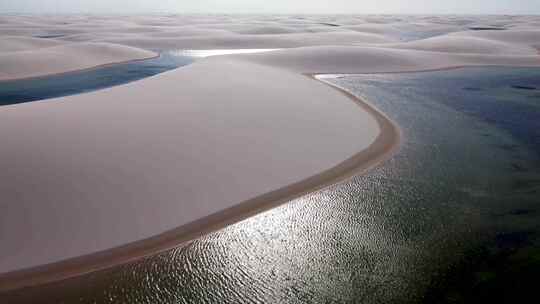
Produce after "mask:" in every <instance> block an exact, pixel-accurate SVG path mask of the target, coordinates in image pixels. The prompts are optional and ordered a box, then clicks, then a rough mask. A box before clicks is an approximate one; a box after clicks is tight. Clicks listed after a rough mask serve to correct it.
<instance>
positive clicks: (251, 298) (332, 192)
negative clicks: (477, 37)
mask: <svg viewBox="0 0 540 304" xmlns="http://www.w3.org/2000/svg"><path fill="white" fill-rule="evenodd" d="M330 81H331V82H332V83H334V84H335V85H337V86H340V87H342V88H344V89H346V90H348V91H350V92H351V93H353V94H355V95H357V96H359V97H361V98H363V99H365V100H368V101H369V102H370V103H372V104H373V105H375V106H376V107H378V108H379V109H381V110H382V111H383V112H384V113H386V114H387V115H388V116H389V117H390V118H391V119H393V120H394V121H396V122H397V123H398V124H399V125H400V126H401V128H402V131H403V135H404V138H403V143H402V146H401V148H400V150H399V152H398V153H396V154H395V155H394V156H393V157H392V158H391V159H390V160H388V161H386V162H385V163H383V164H381V165H380V166H379V167H377V168H376V169H373V170H371V171H370V172H369V173H368V174H365V175H361V176H356V177H354V178H352V179H351V180H349V181H346V182H343V183H340V184H338V185H335V186H332V187H330V188H327V189H325V190H322V191H318V192H315V193H312V194H309V195H306V196H304V197H301V198H299V199H296V200H294V201H291V202H290V203H288V204H285V205H283V206H281V207H278V208H275V209H273V210H270V211H268V212H265V213H262V214H259V215H257V216H254V217H252V218H249V219H247V220H245V221H242V222H240V223H238V224H236V225H233V226H230V227H228V228H225V229H223V230H221V231H218V232H216V233H212V234H210V235H208V236H205V237H202V238H200V239H198V240H195V241H193V242H191V243H190V244H188V245H186V246H181V247H178V248H176V249H173V250H170V251H167V252H164V253H161V254H158V255H155V256H152V257H149V258H145V259H142V260H140V261H136V262H133V263H129V264H126V265H121V266H118V267H114V268H111V269H107V270H103V271H98V272H95V273H91V274H88V275H84V276H81V277H78V278H75V279H71V280H66V281H63V282H56V283H52V284H47V285H45V286H38V287H33V288H27V289H25V290H22V291H14V292H10V293H5V294H0V302H6V303H33V302H34V301H33V299H34V300H35V299H40V302H42V303H418V302H429V303H433V302H438V303H446V302H448V303H450V302H452V303H455V302H466V301H471V302H478V303H481V302H488V301H491V302H503V301H510V300H512V301H514V302H520V301H524V299H525V297H526V296H527V295H530V294H531V293H533V291H534V288H535V278H536V277H537V276H538V274H539V273H540V262H539V261H540V241H539V240H540V239H539V233H540V218H539V216H540V213H539V211H540V210H539V204H540V195H539V191H540V161H539V160H540V146H539V141H538V140H539V135H540V133H539V132H540V128H539V125H538V124H539V122H540V108H539V107H540V91H539V90H538V89H537V88H540V69H524V68H467V69H457V70H453V71H440V72H427V73H410V74H377V75H348V76H344V77H340V78H336V79H332V80H330ZM314 131H315V130H314Z"/></svg>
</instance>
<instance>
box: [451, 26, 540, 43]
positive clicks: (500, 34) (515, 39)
mask: <svg viewBox="0 0 540 304" xmlns="http://www.w3.org/2000/svg"><path fill="white" fill-rule="evenodd" d="M453 35H456V36H468V37H471V36H472V37H478V38H486V39H491V40H496V41H501V42H506V43H513V44H519V45H533V44H538V42H539V41H540V30H538V29H536V30H532V29H527V30H505V31H468V32H458V33H454V34H453Z"/></svg>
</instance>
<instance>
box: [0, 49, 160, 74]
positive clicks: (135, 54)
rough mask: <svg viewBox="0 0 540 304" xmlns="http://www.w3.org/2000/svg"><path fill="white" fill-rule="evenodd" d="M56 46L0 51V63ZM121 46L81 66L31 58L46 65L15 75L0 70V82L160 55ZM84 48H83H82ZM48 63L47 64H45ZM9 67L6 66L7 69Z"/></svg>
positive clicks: (18, 59) (77, 71)
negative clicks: (39, 69) (103, 56)
mask: <svg viewBox="0 0 540 304" xmlns="http://www.w3.org/2000/svg"><path fill="white" fill-rule="evenodd" d="M67 46H70V45H67ZM90 46H91V47H96V48H99V47H101V46H102V45H99V44H97V45H90ZM58 47H66V45H60V46H58ZM58 47H49V48H41V49H37V50H25V51H18V52H4V53H1V52H0V63H2V62H4V61H5V60H6V59H7V62H21V61H22V62H24V59H25V56H32V57H34V58H37V57H35V56H36V55H40V54H39V53H36V54H33V53H34V52H40V51H41V52H50V51H51V50H55V48H58ZM72 47H74V48H75V50H76V48H77V47H80V48H83V47H84V46H77V45H75V46H72ZM103 47H111V48H112V47H116V45H113V44H103ZM120 47H121V48H118V49H112V50H113V51H114V52H117V54H113V55H110V56H109V57H110V58H93V59H92V60H93V62H89V63H88V64H84V65H82V66H80V65H78V64H73V63H72V62H71V63H70V62H67V63H66V66H64V67H59V66H56V65H55V63H54V62H53V63H46V64H45V63H43V62H40V60H42V59H39V58H38V59H32V60H37V64H42V65H43V64H45V65H46V66H44V67H42V69H41V71H34V72H31V71H23V72H18V73H19V74H21V75H17V73H15V74H14V75H13V73H11V72H9V71H8V72H0V83H2V82H10V81H17V80H31V79H39V78H45V77H51V76H58V75H64V74H68V75H69V74H71V73H79V72H84V71H92V70H95V69H100V68H104V67H109V66H113V65H118V64H127V63H132V62H138V61H144V60H149V59H154V58H157V57H159V56H160V54H159V53H156V52H153V51H148V50H143V49H137V48H133V47H128V46H120ZM83 50H84V48H83ZM128 51H131V52H132V53H128ZM121 52H124V53H121ZM48 55H49V57H51V56H52V57H51V58H50V59H51V60H52V61H54V60H57V61H58V60H63V59H60V57H58V56H59V55H58V54H55V53H54V52H53V53H50V54H48ZM65 55H66V56H68V57H69V56H71V57H72V58H70V59H71V60H77V59H76V58H75V57H73V55H72V54H70V53H69V52H68V53H67V54H65ZM2 57H5V58H2ZM32 57H28V58H32ZM56 64H57V63H56ZM47 65H48V66H47ZM9 68H10V67H9V66H8V69H9ZM23 70H24V69H23Z"/></svg>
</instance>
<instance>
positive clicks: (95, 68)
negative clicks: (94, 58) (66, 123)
mask: <svg viewBox="0 0 540 304" xmlns="http://www.w3.org/2000/svg"><path fill="white" fill-rule="evenodd" d="M159 56H161V55H160V54H156V55H155V56H153V57H148V58H141V59H130V60H125V61H118V62H110V63H104V64H100V65H96V66H93V67H88V68H83V69H75V70H70V71H63V72H58V73H51V74H44V75H40V76H30V77H20V78H6V79H0V84H1V83H6V82H11V81H18V80H33V79H43V78H47V77H52V76H61V75H69V74H73V73H80V72H89V71H94V70H97V69H101V68H106V67H111V66H115V65H119V64H128V63H135V62H141V61H145V60H150V59H156V58H159Z"/></svg>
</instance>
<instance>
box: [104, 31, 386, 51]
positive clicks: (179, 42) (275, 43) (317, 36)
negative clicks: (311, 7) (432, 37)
mask: <svg viewBox="0 0 540 304" xmlns="http://www.w3.org/2000/svg"><path fill="white" fill-rule="evenodd" d="M104 41H107V42H111V43H117V44H124V45H130V46H134V47H140V48H152V47H159V48H174V49H212V48H217V49H227V48H229V49H236V48H239V49H249V48H263V49H264V48H292V47H300V46H311V45H328V44H330V45H354V44H375V43H389V42H395V40H394V39H392V38H387V37H384V36H382V35H376V34H369V33H357V32H349V31H347V32H326V33H295V34H266V35H248V34H243V35H241V34H235V35H220V36H202V37H201V36H196V37H174V38H173V37H169V38H159V37H158V38H154V37H148V36H144V37H138V38H120V39H105V40H104Z"/></svg>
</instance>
